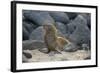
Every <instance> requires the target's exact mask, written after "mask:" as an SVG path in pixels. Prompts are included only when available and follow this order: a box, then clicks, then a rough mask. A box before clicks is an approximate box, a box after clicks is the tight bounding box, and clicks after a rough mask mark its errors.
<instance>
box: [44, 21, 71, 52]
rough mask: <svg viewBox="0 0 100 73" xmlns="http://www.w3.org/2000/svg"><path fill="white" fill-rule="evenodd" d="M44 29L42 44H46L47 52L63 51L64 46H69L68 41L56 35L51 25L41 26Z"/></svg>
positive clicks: (55, 30) (54, 28)
mask: <svg viewBox="0 0 100 73" xmlns="http://www.w3.org/2000/svg"><path fill="white" fill-rule="evenodd" d="M43 29H44V32H45V34H44V42H45V44H46V47H47V48H48V52H47V53H49V52H51V51H54V52H59V53H61V51H62V50H63V48H64V46H65V45H66V44H69V43H70V41H68V40H67V39H65V38H63V37H59V36H58V35H57V29H56V27H55V26H54V25H53V24H50V23H49V24H45V25H43Z"/></svg>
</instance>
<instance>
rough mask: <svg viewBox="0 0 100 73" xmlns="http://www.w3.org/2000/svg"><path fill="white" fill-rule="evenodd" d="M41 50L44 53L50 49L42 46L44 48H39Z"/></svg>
mask: <svg viewBox="0 0 100 73" xmlns="http://www.w3.org/2000/svg"><path fill="white" fill-rule="evenodd" d="M39 51H40V52H43V53H47V52H48V49H47V48H42V49H39Z"/></svg>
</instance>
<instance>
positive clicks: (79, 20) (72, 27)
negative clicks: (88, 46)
mask: <svg viewBox="0 0 100 73" xmlns="http://www.w3.org/2000/svg"><path fill="white" fill-rule="evenodd" d="M80 25H83V26H86V27H87V21H86V19H84V17H83V16H82V15H78V16H77V17H76V18H75V19H74V20H72V21H70V23H68V24H67V25H66V32H67V34H68V35H70V34H72V33H73V32H74V31H75V30H76V28H77V27H79V26H80Z"/></svg>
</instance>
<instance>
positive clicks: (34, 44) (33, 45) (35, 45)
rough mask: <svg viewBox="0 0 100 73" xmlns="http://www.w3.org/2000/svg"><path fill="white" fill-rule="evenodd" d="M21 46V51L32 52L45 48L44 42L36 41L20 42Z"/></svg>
mask: <svg viewBox="0 0 100 73" xmlns="http://www.w3.org/2000/svg"><path fill="white" fill-rule="evenodd" d="M22 45H23V50H34V49H41V48H45V47H46V46H45V43H44V41H38V40H26V41H23V42H22Z"/></svg>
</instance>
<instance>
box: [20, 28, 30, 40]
mask: <svg viewBox="0 0 100 73" xmlns="http://www.w3.org/2000/svg"><path fill="white" fill-rule="evenodd" d="M22 29H23V40H28V39H29V32H28V31H27V30H26V28H25V27H23V28H22Z"/></svg>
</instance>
